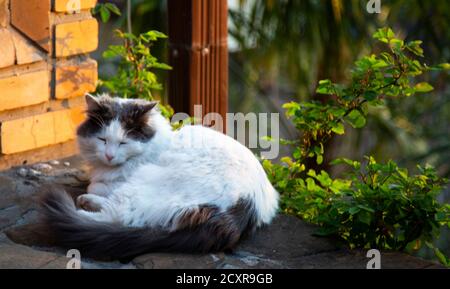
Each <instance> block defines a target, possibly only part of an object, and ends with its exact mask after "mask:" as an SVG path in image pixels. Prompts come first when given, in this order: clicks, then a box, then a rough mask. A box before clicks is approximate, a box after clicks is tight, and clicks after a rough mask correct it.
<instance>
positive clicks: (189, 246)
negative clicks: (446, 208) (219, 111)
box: [42, 94, 279, 260]
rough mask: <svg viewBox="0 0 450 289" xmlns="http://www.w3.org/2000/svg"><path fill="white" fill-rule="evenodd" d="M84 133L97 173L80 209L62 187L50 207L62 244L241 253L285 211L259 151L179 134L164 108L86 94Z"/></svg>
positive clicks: (198, 130) (82, 141) (134, 251)
mask: <svg viewBox="0 0 450 289" xmlns="http://www.w3.org/2000/svg"><path fill="white" fill-rule="evenodd" d="M86 103H87V118H86V120H85V121H84V122H83V123H82V124H81V125H80V126H79V127H78V130H77V135H78V138H77V139H78V144H79V148H80V152H81V155H82V156H83V157H84V158H86V160H87V161H88V162H89V163H90V165H91V166H92V172H91V176H90V185H89V186H88V188H87V194H83V195H80V196H79V197H78V198H77V200H76V203H77V206H76V205H75V203H74V201H73V199H72V198H71V197H70V196H69V195H68V194H67V193H66V192H64V191H63V190H56V189H52V190H50V191H49V192H47V193H46V194H45V196H44V198H43V200H42V208H43V213H44V222H45V224H46V226H48V227H49V229H50V230H51V232H53V235H54V239H55V241H56V244H58V245H60V246H62V247H65V248H76V249H78V250H80V252H81V254H82V256H87V257H94V258H111V259H119V260H120V259H126V258H132V257H134V256H137V255H139V254H143V253H147V252H181V253H206V252H217V251H226V250H232V249H233V248H235V246H236V245H237V244H238V243H239V241H240V240H241V239H242V238H244V237H246V236H248V235H251V233H253V232H254V231H255V230H256V229H257V228H259V227H261V226H263V225H265V224H269V223H270V222H271V221H272V219H273V218H274V216H275V215H276V212H277V210H278V198H279V195H278V193H277V191H276V190H275V189H274V188H273V186H272V185H271V183H270V182H269V180H268V178H267V175H266V174H265V171H264V169H263V167H262V166H261V164H260V163H259V161H258V160H257V158H256V157H255V156H254V155H253V153H252V152H251V151H250V150H249V149H247V148H246V147H245V146H244V145H242V144H240V143H239V142H237V141H236V140H234V139H233V138H231V137H229V136H227V135H225V134H222V133H219V132H217V131H215V130H212V129H210V128H207V127H203V126H198V125H195V126H194V125H187V126H184V127H182V128H181V129H179V130H173V129H172V127H171V125H170V123H169V121H168V120H166V119H165V118H164V117H163V116H162V115H161V113H160V111H159V109H158V108H157V103H156V102H149V101H144V100H132V99H121V98H117V97H114V98H113V97H110V96H108V95H106V94H104V95H99V96H97V97H94V96H91V95H86Z"/></svg>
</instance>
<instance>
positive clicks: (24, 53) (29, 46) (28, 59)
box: [11, 29, 47, 64]
mask: <svg viewBox="0 0 450 289" xmlns="http://www.w3.org/2000/svg"><path fill="white" fill-rule="evenodd" d="M11 35H12V39H13V42H14V49H15V52H16V63H17V64H27V63H33V62H37V61H42V60H45V59H46V58H47V55H46V54H45V53H44V52H42V51H41V50H40V49H39V48H37V47H35V46H34V44H33V43H32V42H31V41H30V40H28V39H27V38H26V37H24V36H22V35H21V34H20V33H19V32H17V31H15V30H14V29H12V31H11Z"/></svg>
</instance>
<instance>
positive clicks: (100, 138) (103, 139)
mask: <svg viewBox="0 0 450 289" xmlns="http://www.w3.org/2000/svg"><path fill="white" fill-rule="evenodd" d="M98 139H99V140H101V141H102V142H104V143H105V144H106V139H105V138H102V137H98Z"/></svg>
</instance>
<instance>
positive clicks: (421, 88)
mask: <svg viewBox="0 0 450 289" xmlns="http://www.w3.org/2000/svg"><path fill="white" fill-rule="evenodd" d="M433 89H434V87H433V86H431V85H430V84H429V83H428V82H420V83H418V84H416V85H415V86H414V90H415V91H416V92H430V91H432V90H433Z"/></svg>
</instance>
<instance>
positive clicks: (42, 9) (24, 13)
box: [11, 0, 51, 51]
mask: <svg viewBox="0 0 450 289" xmlns="http://www.w3.org/2000/svg"><path fill="white" fill-rule="evenodd" d="M50 8H51V3H50V0H11V24H12V25H13V26H14V27H16V28H17V29H19V30H20V31H22V32H23V33H24V34H25V35H27V36H28V37H30V38H31V39H32V40H34V41H35V42H36V43H37V44H39V45H40V46H41V47H42V48H44V49H45V50H47V51H50V48H51V46H50V39H51V38H50V35H51V32H50Z"/></svg>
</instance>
